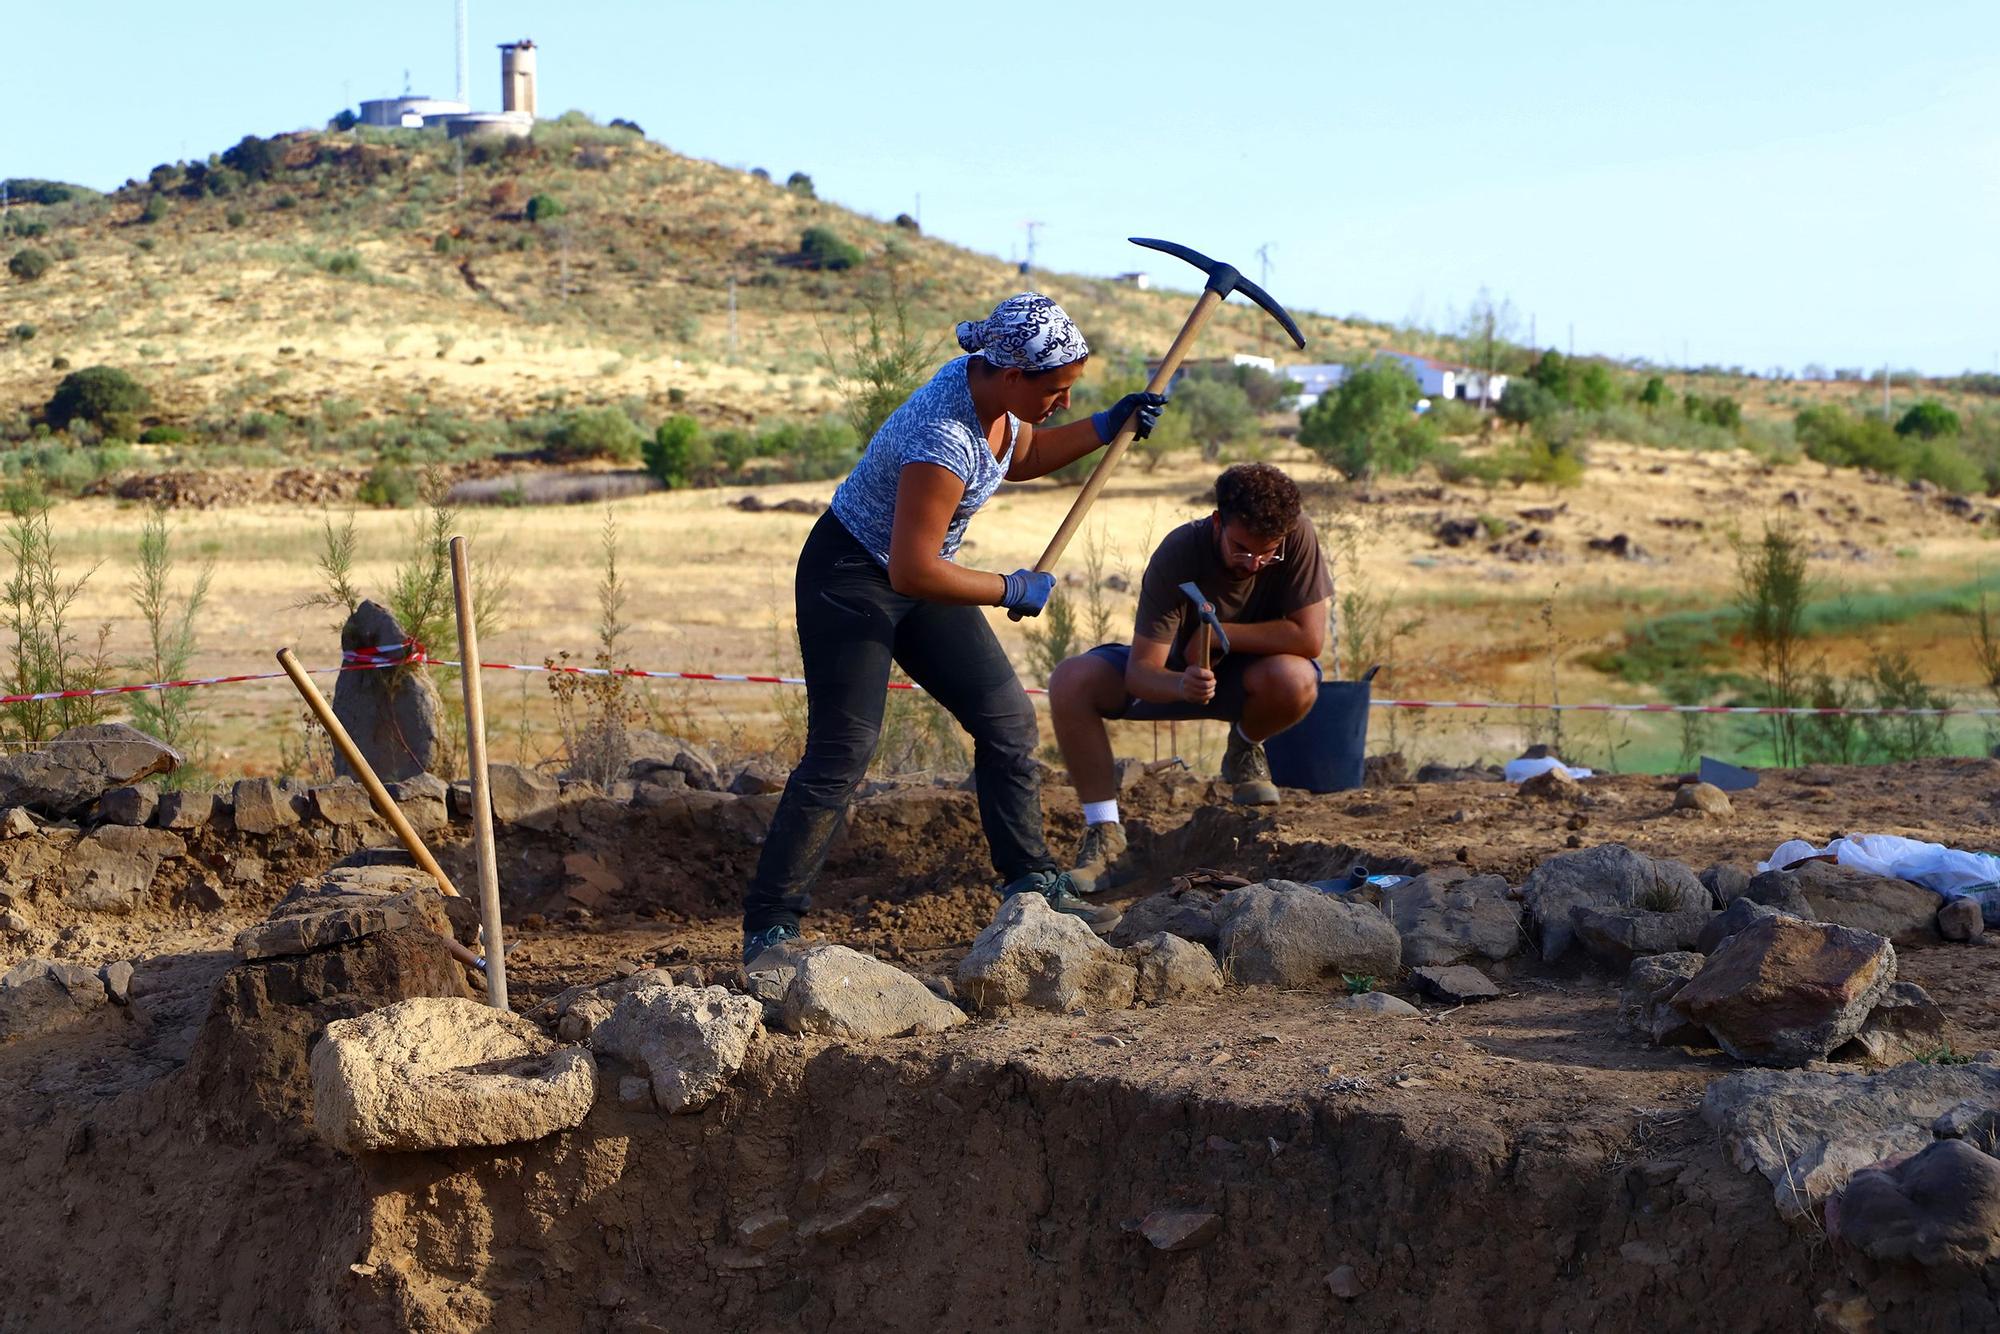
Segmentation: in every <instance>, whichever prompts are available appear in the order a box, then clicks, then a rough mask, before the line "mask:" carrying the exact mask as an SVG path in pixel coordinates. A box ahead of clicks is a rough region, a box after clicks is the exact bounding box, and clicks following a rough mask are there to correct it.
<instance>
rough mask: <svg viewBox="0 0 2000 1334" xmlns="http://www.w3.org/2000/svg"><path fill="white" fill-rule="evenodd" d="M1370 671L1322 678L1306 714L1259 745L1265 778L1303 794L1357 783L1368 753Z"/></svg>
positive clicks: (1338, 789) (1343, 788)
mask: <svg viewBox="0 0 2000 1334" xmlns="http://www.w3.org/2000/svg"><path fill="white" fill-rule="evenodd" d="M1375 671H1376V669H1375V668H1373V667H1371V668H1369V669H1368V674H1367V675H1366V676H1363V677H1362V678H1361V679H1360V680H1359V681H1322V682H1320V686H1319V699H1318V700H1317V701H1315V702H1314V704H1313V707H1312V712H1311V713H1308V714H1307V715H1306V716H1305V719H1304V721H1302V722H1300V723H1298V724H1297V725H1296V726H1293V727H1288V728H1286V729H1285V730H1284V731H1282V732H1280V733H1278V735H1276V736H1274V737H1272V738H1271V739H1270V740H1268V741H1266V742H1265V743H1264V754H1265V755H1266V756H1267V757H1268V758H1269V759H1270V761H1271V781H1272V782H1274V783H1276V784H1277V785H1278V786H1279V787H1297V788H1304V789H1305V790H1306V791H1308V792H1345V791H1347V790H1348V789H1350V788H1357V787H1360V786H1361V779H1362V772H1363V767H1362V766H1363V759H1364V757H1365V756H1366V754H1367V751H1368V708H1369V704H1368V701H1369V698H1370V696H1371V695H1372V694H1373V690H1374V687H1373V682H1374V679H1375Z"/></svg>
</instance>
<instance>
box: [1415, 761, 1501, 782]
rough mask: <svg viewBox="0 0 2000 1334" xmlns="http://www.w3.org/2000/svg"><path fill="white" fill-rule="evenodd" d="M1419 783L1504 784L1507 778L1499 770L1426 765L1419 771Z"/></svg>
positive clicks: (1420, 767)
mask: <svg viewBox="0 0 2000 1334" xmlns="http://www.w3.org/2000/svg"><path fill="white" fill-rule="evenodd" d="M1417 781H1418V782H1419V783H1504V782H1506V781H1507V776H1506V775H1505V774H1503V773H1501V772H1500V771H1499V770H1498V769H1495V768H1492V767H1490V766H1489V767H1487V768H1484V769H1464V768H1456V767H1454V766H1452V765H1449V764H1425V765H1420V766H1419V767H1418V769H1417Z"/></svg>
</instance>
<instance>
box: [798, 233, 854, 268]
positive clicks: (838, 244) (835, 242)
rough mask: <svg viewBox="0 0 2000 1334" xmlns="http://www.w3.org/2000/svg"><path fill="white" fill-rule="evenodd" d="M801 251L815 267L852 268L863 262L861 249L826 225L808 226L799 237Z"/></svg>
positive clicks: (810, 265) (807, 261)
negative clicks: (841, 237) (842, 238)
mask: <svg viewBox="0 0 2000 1334" xmlns="http://www.w3.org/2000/svg"><path fill="white" fill-rule="evenodd" d="M799 253H800V254H801V255H803V256H804V257H805V261H806V265H807V267H809V268H814V269H832V270H840V269H851V268H853V267H854V266H855V265H857V264H859V263H860V262H861V251H860V249H859V248H858V247H856V246H854V245H853V244H851V243H850V242H847V241H843V240H841V239H840V237H839V236H837V235H835V234H834V232H833V231H832V230H831V229H829V228H826V227H808V228H806V229H805V232H804V233H803V234H802V235H801V236H800V237H799Z"/></svg>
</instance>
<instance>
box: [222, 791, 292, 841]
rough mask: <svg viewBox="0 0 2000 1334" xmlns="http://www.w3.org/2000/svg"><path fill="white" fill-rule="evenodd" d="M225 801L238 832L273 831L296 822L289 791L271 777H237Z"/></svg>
mask: <svg viewBox="0 0 2000 1334" xmlns="http://www.w3.org/2000/svg"><path fill="white" fill-rule="evenodd" d="M229 801H230V808H231V810H232V811H234V815H233V816H232V817H231V818H232V819H234V820H235V822H236V832H237V833H239V834H275V833H276V832H277V831H278V830H280V829H286V828H289V827H290V826H292V825H295V824H297V823H298V822H299V813H298V811H297V810H295V809H294V808H293V806H292V794H291V793H290V792H287V791H286V790H285V789H284V788H282V787H280V786H279V785H278V780H277V779H275V778H239V779H237V780H236V786H235V787H233V788H231V789H230V793H229Z"/></svg>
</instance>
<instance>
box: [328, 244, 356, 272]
mask: <svg viewBox="0 0 2000 1334" xmlns="http://www.w3.org/2000/svg"><path fill="white" fill-rule="evenodd" d="M325 268H326V271H327V272H328V273H331V274H334V275H335V276H342V275H351V274H356V273H359V272H361V256H359V255H357V254H355V253H354V252H353V251H352V250H336V251H334V252H333V253H332V254H331V255H328V256H327V257H326V261H325Z"/></svg>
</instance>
